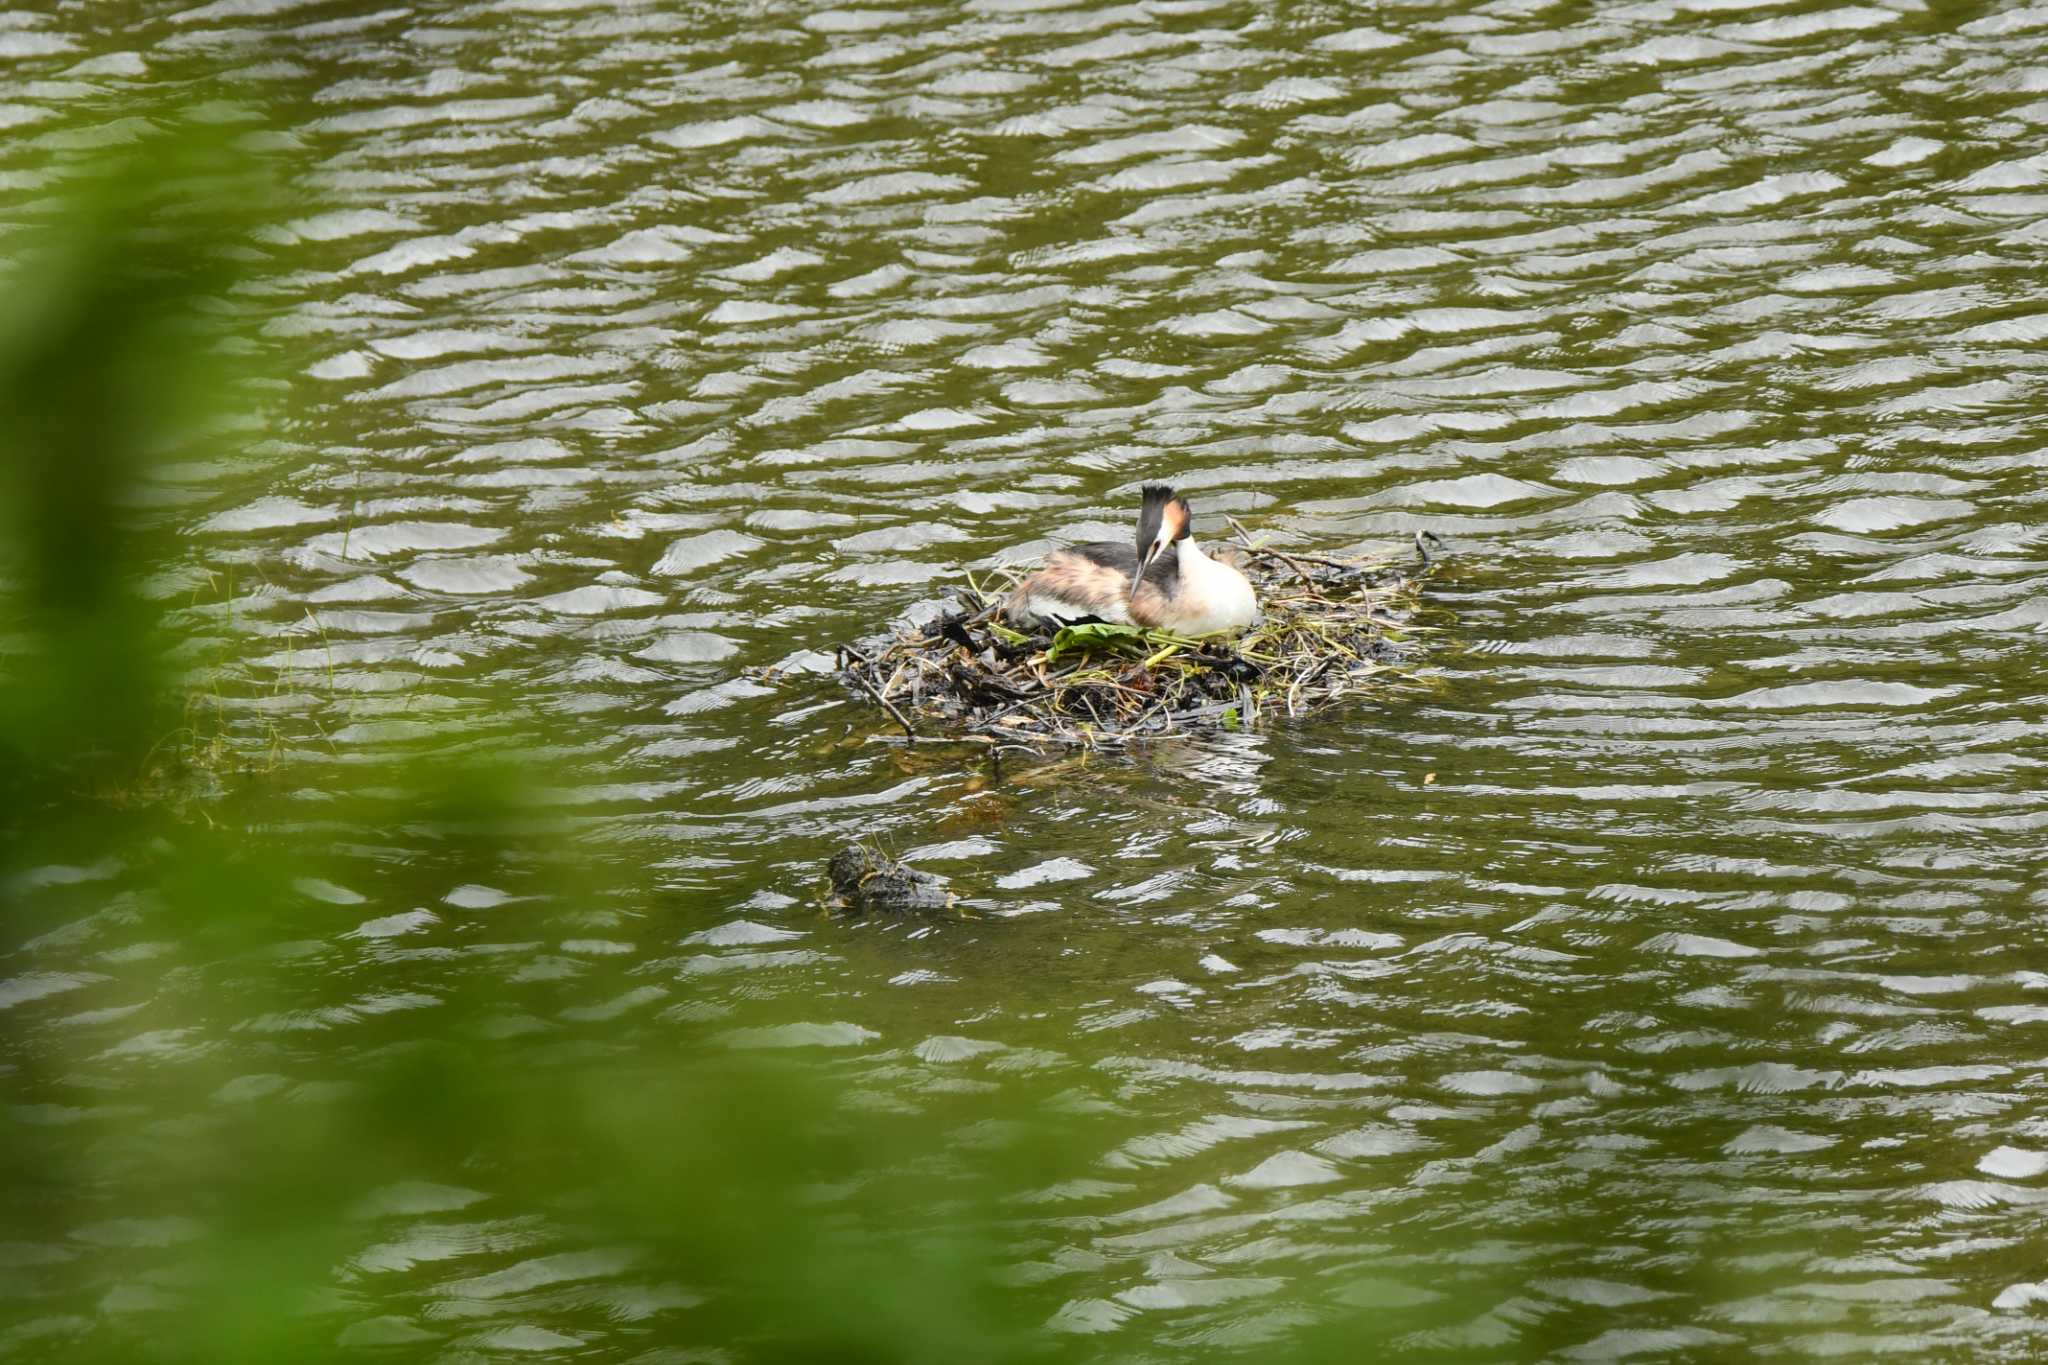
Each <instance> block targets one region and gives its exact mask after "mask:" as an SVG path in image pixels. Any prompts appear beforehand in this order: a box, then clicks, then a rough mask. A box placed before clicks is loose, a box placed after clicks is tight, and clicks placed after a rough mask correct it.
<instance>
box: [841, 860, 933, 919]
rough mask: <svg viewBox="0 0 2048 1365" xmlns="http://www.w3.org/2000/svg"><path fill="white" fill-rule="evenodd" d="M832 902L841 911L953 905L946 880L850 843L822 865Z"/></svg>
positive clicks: (899, 911)
mask: <svg viewBox="0 0 2048 1365" xmlns="http://www.w3.org/2000/svg"><path fill="white" fill-rule="evenodd" d="M825 875H826V876H827V877H829V878H831V881H832V902H833V904H834V905H835V906H836V907H837V908H839V909H842V910H855V911H859V910H882V911H890V912H896V913H901V912H903V911H907V910H944V909H945V908H946V907H947V906H949V905H951V904H952V903H953V893H952V892H951V891H948V890H947V889H946V879H945V878H944V877H941V876H939V875H938V874H937V873H935V872H920V871H918V870H917V869H916V868H914V867H905V866H904V865H903V864H902V863H899V862H897V861H896V860H895V859H893V858H890V857H887V856H885V855H884V854H882V853H880V852H878V851H876V850H874V849H871V848H864V847H862V846H861V845H859V844H849V845H848V846H847V847H845V848H842V849H840V850H839V851H838V852H837V853H835V854H833V855H832V861H831V862H829V863H827V864H826V865H825Z"/></svg>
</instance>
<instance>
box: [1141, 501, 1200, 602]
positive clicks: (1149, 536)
mask: <svg viewBox="0 0 2048 1365" xmlns="http://www.w3.org/2000/svg"><path fill="white" fill-rule="evenodd" d="M1194 520H1195V516H1194V512H1193V510H1192V509H1191V508H1189V506H1188V500H1187V499H1186V498H1183V497H1181V496H1180V495H1179V494H1178V493H1175V492H1174V491H1173V490H1172V489H1171V488H1168V487H1167V486H1166V485H1165V484H1163V483H1148V484H1146V485H1145V502H1144V505H1143V506H1142V507H1140V508H1139V509H1138V568H1137V571H1136V572H1135V573H1133V574H1132V575H1131V596H1133V597H1136V596H1137V595H1138V584H1139V583H1140V582H1141V581H1143V579H1144V577H1145V570H1146V569H1148V568H1150V567H1151V566H1152V561H1153V560H1155V559H1157V558H1159V556H1160V555H1161V554H1162V553H1164V552H1165V550H1166V547H1167V546H1169V545H1171V544H1173V543H1174V542H1175V541H1177V540H1186V539H1187V538H1188V534H1189V532H1190V531H1192V530H1193V528H1194Z"/></svg>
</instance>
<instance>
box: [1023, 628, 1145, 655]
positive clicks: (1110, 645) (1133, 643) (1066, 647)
mask: <svg viewBox="0 0 2048 1365" xmlns="http://www.w3.org/2000/svg"><path fill="white" fill-rule="evenodd" d="M1144 649H1145V632H1144V631H1142V630H1139V629H1138V628H1137V627H1136V626H1113V625H1110V624H1109V623H1108V622H1106V621H1091V622H1089V623H1088V624H1087V625H1085V626H1061V627H1060V632H1059V634H1057V635H1055V636H1053V637H1052V644H1051V645H1049V646H1047V648H1046V651H1045V661H1046V662H1047V663H1049V664H1056V663H1058V662H1059V661H1060V659H1061V658H1062V657H1063V656H1065V655H1068V654H1087V653H1090V652H1092V651H1096V650H1107V651H1108V652H1110V653H1113V654H1139V653H1143V652H1144Z"/></svg>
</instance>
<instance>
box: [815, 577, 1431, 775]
mask: <svg viewBox="0 0 2048 1365" xmlns="http://www.w3.org/2000/svg"><path fill="white" fill-rule="evenodd" d="M1428 539H1429V540H1430V541H1431V542H1433V541H1434V537H1429V538H1428ZM1416 548H1417V551H1418V553H1417V555H1416V556H1415V557H1413V558H1410V557H1408V556H1406V555H1403V556H1400V557H1399V559H1398V561H1397V560H1396V559H1393V558H1385V557H1382V558H1377V559H1375V558H1367V557H1362V556H1348V555H1335V556H1333V555H1310V554H1298V553H1293V552H1282V551H1279V550H1273V549H1265V548H1260V547H1257V546H1252V545H1234V546H1231V547H1229V550H1230V551H1231V552H1234V553H1235V555H1236V558H1237V564H1238V567H1239V568H1240V569H1242V570H1243V571H1244V573H1245V576H1246V577H1248V578H1250V579H1251V582H1252V586H1253V587H1254V588H1255V589H1256V590H1257V591H1258V595H1259V605H1260V609H1261V612H1262V616H1263V619H1262V620H1261V622H1260V624H1259V625H1257V626H1256V627H1254V628H1253V629H1251V630H1249V631H1247V632H1245V633H1244V634H1242V635H1239V636H1236V637H1234V638H1220V637H1207V638H1189V637H1186V636H1180V635H1173V634H1170V633H1168V632H1165V631H1158V630H1142V629H1139V628H1137V627H1135V626H1121V625H1107V624H1082V625H1070V626H1065V627H1062V628H1060V629H1059V630H1057V631H1049V632H1048V631H1043V630H1041V631H1039V632H1037V633H1035V634H1025V633H1023V632H1021V631H1018V630H1016V629H1013V628H1012V627H1011V626H1010V625H1008V624H1007V623H1006V622H1005V621H1004V620H1003V618H1002V600H1003V597H1004V591H1003V590H999V589H988V588H984V587H982V586H981V585H979V584H970V585H969V586H967V587H964V588H959V589H956V590H955V597H956V599H957V604H956V607H955V609H954V610H952V611H950V612H947V613H945V614H944V615H942V616H939V617H938V618H937V619H935V620H931V621H928V622H926V623H925V624H923V625H917V626H909V627H905V628H904V629H903V630H901V631H899V632H898V633H897V634H895V635H894V636H888V637H883V638H880V639H876V640H871V641H863V642H862V643H861V644H859V645H848V646H842V647H841V648H840V650H839V652H838V658H837V662H838V668H839V677H840V679H841V680H842V681H843V682H844V683H845V684H846V686H847V687H849V688H850V689H852V690H853V691H854V692H856V693H857V694H858V695H860V696H863V697H865V698H866V699H868V700H870V701H872V702H874V703H876V704H877V705H879V706H880V707H882V708H883V709H884V710H885V711H887V712H888V714H889V715H890V717H892V718H893V719H894V720H895V722H896V724H897V725H899V726H901V727H902V729H903V732H904V734H905V736H907V737H908V738H909V739H911V740H912V741H915V740H916V739H918V738H929V739H937V738H948V739H956V740H957V739H965V740H969V741H973V742H978V743H984V744H991V745H996V746H999V747H1008V746H1013V745H1014V746H1021V747H1025V748H1029V749H1033V750H1043V749H1047V748H1051V747H1054V746H1065V745H1080V746H1084V747H1100V746H1109V745H1117V744H1125V743H1129V742H1132V741H1138V740H1146V739H1156V738H1159V737H1162V736H1166V735H1175V734H1205V733H1210V734H1213V733H1215V732H1218V731H1224V730H1247V729H1254V728H1257V727H1258V726H1259V725H1260V723H1261V722H1262V721H1263V720H1265V719H1266V718H1268V717H1270V716H1273V715H1284V716H1299V715H1305V714H1307V713H1309V712H1311V711H1316V710H1320V709H1322V708H1325V707H1328V706H1330V705H1331V704H1333V703H1335V702H1338V701H1341V700H1342V699H1344V698H1346V697H1350V696H1356V695H1358V694H1360V693H1362V692H1364V691H1366V690H1367V689H1368V688H1376V689H1382V690H1383V689H1385V688H1386V687H1387V686H1388V684H1389V683H1392V682H1399V681H1402V680H1409V679H1412V678H1413V677H1414V669H1413V662H1414V652H1415V636H1416V634H1417V633H1418V632H1420V631H1422V630H1423V629H1424V628H1423V627H1419V626H1416V625H1414V624H1413V621H1412V618H1413V615H1414V611H1415V608H1416V602H1417V592H1418V588H1419V586H1420V583H1421V580H1422V578H1423V576H1424V575H1425V574H1426V573H1427V572H1428V571H1429V569H1430V567H1431V565H1432V560H1433V556H1432V555H1431V553H1430V551H1429V549H1428V548H1427V547H1426V545H1425V543H1424V540H1423V539H1422V538H1418V540H1417V545H1416Z"/></svg>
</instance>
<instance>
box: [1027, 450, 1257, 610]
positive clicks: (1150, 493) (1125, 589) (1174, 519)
mask: <svg viewBox="0 0 2048 1365" xmlns="http://www.w3.org/2000/svg"><path fill="white" fill-rule="evenodd" d="M1193 522H1194V514H1193V512H1192V511H1190V509H1189V508H1188V501H1187V499H1186V498H1183V497H1181V496H1180V495H1179V494H1177V493H1175V492H1174V491H1173V490H1172V489H1171V488H1168V487H1167V486H1166V485H1165V484H1157V483H1153V484H1146V485H1145V501H1144V505H1143V506H1142V507H1141V508H1140V509H1139V512H1138V539H1137V543H1136V546H1135V548H1134V547H1132V546H1129V545H1118V544H1116V543H1115V542H1114V541H1107V540H1101V541H1096V542H1095V543H1094V544H1092V545H1075V546H1072V547H1070V548H1068V549H1065V550H1054V551H1053V552H1052V553H1051V554H1049V555H1047V556H1046V557H1045V567H1044V568H1042V569H1040V570H1039V571H1038V572H1037V573H1035V574H1032V575H1030V576H1029V577H1027V578H1026V579H1025V580H1024V581H1023V582H1021V583H1019V584H1018V585H1017V587H1016V590H1015V591H1013V592H1012V593H1011V594H1010V596H1009V600H1008V601H1007V602H1005V603H1004V604H1003V614H1004V615H1005V616H1007V617H1009V619H1010V621H1011V622H1012V623H1013V624H1015V625H1021V626H1035V625H1040V624H1050V625H1054V626H1059V625H1068V624H1072V623H1073V622H1075V621H1085V620H1088V619H1090V618H1093V619H1095V620H1098V621H1109V622H1112V623H1114V624H1117V625H1135V626H1145V627H1147V628H1150V629H1157V630H1170V631H1173V632H1174V633H1175V634H1179V635H1207V634H1209V633H1210V632H1212V631H1223V630H1243V629H1244V628H1245V627H1246V626H1249V625H1251V624H1252V623H1253V622H1255V621H1257V620H1258V619H1259V600H1258V597H1257V595H1256V594H1254V593H1253V592H1252V585H1251V581H1250V580H1249V579H1247V578H1246V577H1245V576H1244V575H1243V574H1241V573H1239V572H1238V571H1237V570H1236V569H1235V568H1233V567H1232V566H1231V565H1228V564H1224V563H1220V562H1218V561H1217V560H1214V559H1211V558H1209V556H1207V555H1205V554H1203V553H1202V550H1201V547H1200V546H1198V545H1196V544H1195V539H1194V536H1193V534H1192V530H1193Z"/></svg>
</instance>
